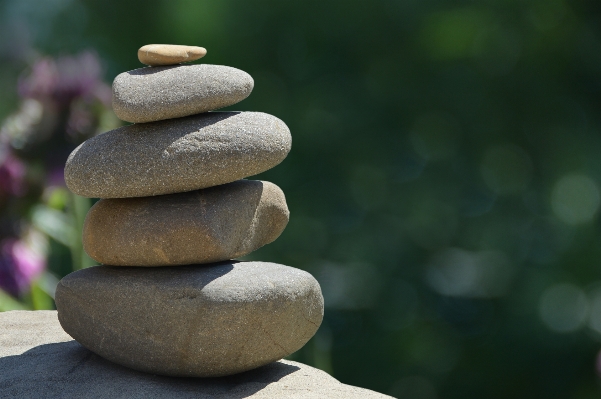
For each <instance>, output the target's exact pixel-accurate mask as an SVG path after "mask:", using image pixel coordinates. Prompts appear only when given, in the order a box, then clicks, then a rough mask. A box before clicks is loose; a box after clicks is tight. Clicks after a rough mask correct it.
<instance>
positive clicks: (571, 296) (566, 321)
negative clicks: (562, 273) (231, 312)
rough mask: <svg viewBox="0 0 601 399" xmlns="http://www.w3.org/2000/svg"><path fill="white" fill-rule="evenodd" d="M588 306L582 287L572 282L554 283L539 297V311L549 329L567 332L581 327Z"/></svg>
mask: <svg viewBox="0 0 601 399" xmlns="http://www.w3.org/2000/svg"><path fill="white" fill-rule="evenodd" d="M588 311H589V306H588V301H587V299H586V295H585V294H584V291H582V289H580V288H578V287H577V286H575V285H573V284H556V285H553V286H551V287H549V288H547V289H546V290H545V292H544V293H543V294H542V295H541V297H540V303H539V313H540V317H541V319H542V321H543V322H544V323H545V325H546V326H547V327H549V329H551V330H553V331H555V332H559V333H568V332H573V331H576V330H578V329H579V328H580V327H582V325H583V323H584V322H585V320H586V317H587V315H588Z"/></svg>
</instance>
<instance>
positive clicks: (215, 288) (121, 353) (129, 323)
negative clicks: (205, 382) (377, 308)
mask: <svg viewBox="0 0 601 399" xmlns="http://www.w3.org/2000/svg"><path fill="white" fill-rule="evenodd" d="M55 300H56V306H57V309H58V318H59V321H60V323H61V325H62V326H63V328H64V329H65V331H66V332H67V333H68V334H69V335H71V336H72V337H73V338H75V339H76V340H77V341H78V342H79V343H81V344H82V345H83V346H85V347H86V348H88V349H90V350H91V351H93V352H95V353H97V354H98V355H100V356H102V357H104V358H106V359H108V360H111V361H113V362H115V363H118V364H122V365H124V366H127V367H131V368H133V369H136V370H140V371H145V372H149V373H153V374H160V375H170V376H188V377H216V376H224V375H230V374H235V373H240V372H243V371H247V370H251V369H254V368H257V367H260V366H263V365H265V364H268V363H271V362H273V361H276V360H279V359H282V358H283V357H285V356H288V355H290V354H291V353H293V352H295V351H297V350H298V349H300V348H301V347H302V346H303V345H304V344H305V343H306V342H307V341H308V340H309V339H310V338H311V337H312V336H313V334H315V332H316V331H317V329H318V327H319V325H320V324H321V321H322V318H323V297H322V295H321V289H320V287H319V284H318V283H317V281H316V280H315V279H314V278H313V276H311V275H310V274H309V273H307V272H305V271H302V270H299V269H295V268H292V267H288V266H282V265H278V264H275V263H265V262H235V261H234V262H222V263H217V264H209V265H204V266H199V265H192V266H174V267H156V268H142V267H113V266H96V267H91V268H88V269H82V270H79V271H76V272H74V273H71V274H69V275H68V276H66V277H65V278H63V279H62V280H61V281H60V283H59V285H58V287H57V289H56V298H55Z"/></svg>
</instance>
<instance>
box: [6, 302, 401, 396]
mask: <svg viewBox="0 0 601 399" xmlns="http://www.w3.org/2000/svg"><path fill="white" fill-rule="evenodd" d="M0 398H2V399H5V398H6V399H8V398H10V399H12V398H49V399H55V398H65V399H67V398H68V399H71V398H83V399H88V398H96V399H120V398H123V399H125V398H127V399H130V398H131V399H155V398H156V399H158V398H172V399H180V398H187V399H192V398H195V399H242V398H252V399H276V398H277V399H281V398H287V399H288V398H289V399H378V398H382V399H383V398H390V397H389V396H386V395H381V394H379V393H376V392H373V391H368V390H366V389H362V388H356V387H352V386H349V385H344V384H341V383H340V382H338V381H337V380H335V379H334V378H332V377H330V376H329V375H328V374H326V373H324V372H323V371H320V370H317V369H315V368H312V367H309V366H306V365H304V364H301V363H296V362H290V361H285V360H282V361H279V362H275V363H271V364H269V365H267V366H264V367H261V368H259V369H255V370H252V371H249V372H246V373H241V374H237V375H234V376H230V377H221V378H204V379H202V378H175V377H161V376H156V375H152V374H146V373H142V372H138V371H135V370H131V369H128V368H125V367H122V366H119V365H117V364H114V363H111V362H109V361H107V360H105V359H103V358H101V357H100V356H98V355H95V354H94V353H93V352H90V351H89V350H87V349H85V348H84V347H83V346H81V345H79V344H78V343H77V342H75V341H73V339H72V338H71V337H70V336H69V335H67V334H66V333H65V332H64V331H63V329H62V328H61V326H60V324H59V323H58V319H57V314H56V312H55V311H35V312H33V311H13V312H5V313H0Z"/></svg>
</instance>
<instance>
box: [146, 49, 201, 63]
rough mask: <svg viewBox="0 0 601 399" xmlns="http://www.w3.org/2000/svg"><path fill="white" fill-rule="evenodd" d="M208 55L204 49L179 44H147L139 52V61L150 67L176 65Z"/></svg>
mask: <svg viewBox="0 0 601 399" xmlns="http://www.w3.org/2000/svg"><path fill="white" fill-rule="evenodd" d="M205 55H207V50H206V49H205V48H204V47H196V46H181V45H177V44H147V45H146V46H142V47H140V49H139V50H138V59H139V60H140V62H141V63H142V64H146V65H150V66H162V65H175V64H179V63H182V62H191V61H196V60H198V59H200V58H202V57H204V56H205Z"/></svg>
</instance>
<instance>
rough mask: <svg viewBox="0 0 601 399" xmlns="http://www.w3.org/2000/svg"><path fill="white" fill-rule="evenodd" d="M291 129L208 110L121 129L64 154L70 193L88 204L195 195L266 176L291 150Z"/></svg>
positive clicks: (261, 118)
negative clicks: (93, 200) (90, 201)
mask: <svg viewBox="0 0 601 399" xmlns="http://www.w3.org/2000/svg"><path fill="white" fill-rule="evenodd" d="M291 144H292V138H291V136H290V131H289V130H288V127H287V126H286V125H285V124H284V122H282V121H281V120H279V119H278V118H276V117H274V116H271V115H268V114H264V113H261V112H210V113H206V114H200V115H195V116H191V117H187V118H180V119H176V120H168V121H161V122H155V123H148V124H134V125H129V126H124V127H121V128H118V129H115V130H112V131H109V132H107V133H103V134H100V135H98V136H95V137H93V138H91V139H89V140H87V141H85V142H84V143H83V144H81V145H80V146H79V147H77V148H76V149H75V150H74V151H73V152H72V153H71V155H70V156H69V158H68V160H67V163H66V166H65V181H66V183H67V187H68V188H69V189H70V190H71V191H73V192H74V193H75V194H78V195H81V196H83V197H91V198H126V197H146V196H152V195H162V194H171V193H178V192H184V191H192V190H199V189H202V188H207V187H211V186H216V185H220V184H225V183H230V182H233V181H236V180H239V179H242V178H245V177H248V176H253V175H256V174H258V173H261V172H264V171H266V170H268V169H271V168H272V167H274V166H276V165H277V164H279V163H280V162H281V161H282V160H283V159H284V158H285V157H286V155H288V152H289V151H290V147H291Z"/></svg>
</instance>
